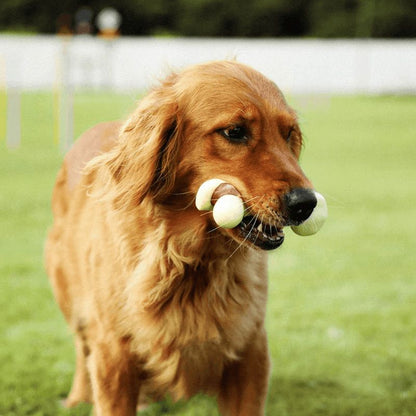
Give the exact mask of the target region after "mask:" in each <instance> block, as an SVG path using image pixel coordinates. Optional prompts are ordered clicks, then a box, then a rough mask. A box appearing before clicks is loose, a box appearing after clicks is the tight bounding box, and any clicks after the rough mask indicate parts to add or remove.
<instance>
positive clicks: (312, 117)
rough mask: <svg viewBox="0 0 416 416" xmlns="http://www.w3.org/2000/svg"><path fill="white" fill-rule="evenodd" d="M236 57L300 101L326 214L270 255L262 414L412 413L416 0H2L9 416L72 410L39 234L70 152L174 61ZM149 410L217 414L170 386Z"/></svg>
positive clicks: (63, 335) (207, 403)
mask: <svg viewBox="0 0 416 416" xmlns="http://www.w3.org/2000/svg"><path fill="white" fill-rule="evenodd" d="M227 58H236V59H237V60H238V61H240V62H243V63H246V64H248V65H251V66H253V67H254V68H256V69H257V70H259V71H261V72H262V73H264V74H265V75H266V76H268V77H269V78H271V79H272V80H273V81H275V82H276V83H277V84H278V85H279V87H280V88H281V89H282V91H283V92H284V93H285V95H286V96H287V99H288V101H289V103H290V104H291V105H292V106H293V107H294V108H295V109H296V110H297V112H298V114H299V120H300V123H301V127H302V130H303V134H304V140H305V146H304V150H303V155H302V157H301V165H302V168H303V169H304V171H305V172H306V173H307V175H308V177H309V178H310V179H311V180H312V182H313V183H314V185H315V186H316V188H317V189H318V190H319V191H320V192H321V193H323V194H324V195H325V197H326V199H327V201H328V205H329V219H328V221H327V223H326V224H325V227H324V228H323V229H322V230H321V231H320V232H319V233H318V234H317V235H316V236H313V237H308V238H301V237H298V236H295V235H293V234H291V233H290V231H287V232H286V240H285V244H284V245H283V246H282V247H281V248H279V249H278V250H277V251H276V252H273V253H271V254H270V262H269V275H270V278H269V280H270V292H269V303H268V314H267V329H268V333H269V340H270V352H271V356H272V361H273V363H274V366H273V372H272V375H271V381H270V393H269V399H268V405H267V412H266V414H267V415H268V416H275V415H276V416H277V415H278V416H285V415H288V416H298V415H299V416H315V415H316V416H318V415H319V416H351V415H354V416H379V415H383V416H414V415H415V414H416V338H415V330H416V313H415V312H416V263H415V261H414V249H415V247H416V233H415V232H414V230H415V227H416V224H415V221H414V217H415V211H414V207H415V206H416V192H415V189H416V132H415V131H416V130H415V122H416V2H415V1H414V0H339V1H334V0H245V1H244V2H243V1H237V0H227V1H221V0H119V1H117V2H115V1H104V0H102V1H101V0H97V1H89V2H85V1H83V2H80V1H74V0H61V1H58V2H57V1H52V0H42V1H39V0H2V1H1V2H0V316H1V317H0V340H1V341H0V368H1V372H0V415H2V416H14V415H19V416H20V415H36V416H41V415H48V416H49V415H50V416H56V415H84V416H86V415H89V414H90V413H91V406H89V405H81V406H80V407H79V408H77V409H75V410H71V411H64V410H63V409H62V407H61V405H60V400H62V399H63V398H64V397H65V395H66V394H67V393H68V391H69V389H70V385H71V379H72V374H73V370H74V355H73V344H72V340H71V335H70V333H69V331H68V330H67V326H66V324H65V322H64V320H63V318H62V316H61V313H60V311H59V309H58V307H57V305H56V303H55V301H54V299H53V297H52V294H51V290H50V287H49V283H48V280H47V277H46V274H45V271H44V267H43V260H42V257H43V254H42V252H43V244H44V239H45V235H46V232H47V229H48V227H49V226H50V224H51V222H52V217H51V211H50V199H51V192H52V188H53V184H54V180H55V177H56V173H57V171H58V169H59V166H60V165H61V163H62V158H63V156H64V154H65V152H66V151H67V149H68V148H69V147H70V146H71V144H72V143H73V141H74V140H76V138H77V137H78V136H79V135H80V134H81V133H82V132H83V131H85V130H86V129H87V128H89V127H91V126H92V125H94V124H96V123H98V122H101V121H107V120H112V119H120V118H121V119H123V118H125V117H127V116H128V114H129V112H131V111H132V109H133V108H134V107H135V105H136V103H137V100H139V99H140V97H142V96H143V94H144V93H145V92H146V90H147V89H148V88H149V87H150V86H151V85H153V84H155V83H156V82H157V81H158V80H159V79H160V78H162V77H164V76H165V75H166V74H168V73H169V72H170V71H171V70H179V69H181V68H183V67H184V66H186V65H189V64H194V63H199V62H204V61H209V60H213V59H227ZM143 414H144V415H147V416H150V415H152V416H158V415H166V414H169V415H181V416H186V415H189V416H191V415H192V416H214V415H218V413H217V410H216V406H215V402H214V401H213V400H212V399H210V398H207V397H203V396H198V397H197V398H194V399H192V400H191V402H190V403H186V404H185V403H179V404H173V403H172V402H171V401H170V400H169V399H168V400H166V401H163V402H162V403H159V404H155V405H153V406H151V407H150V408H149V409H148V410H147V411H146V412H144V413H143Z"/></svg>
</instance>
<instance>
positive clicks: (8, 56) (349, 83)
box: [0, 35, 416, 94]
mask: <svg viewBox="0 0 416 416" xmlns="http://www.w3.org/2000/svg"><path fill="white" fill-rule="evenodd" d="M234 57H236V58H237V59H238V60H239V61H241V62H244V63H247V64H249V65H251V66H253V67H254V68H256V69H258V70H260V71H261V72H263V73H264V74H265V75H267V76H268V77H269V78H271V79H273V80H274V81H275V82H276V83H277V84H278V85H279V86H280V88H281V89H282V90H283V91H284V92H285V93H291V94H313V93H329V94H345V93H346V94H357V93H359V94H379V93H416V40H320V39H306V40H295V39H195V38H132V37H121V38H118V39H116V40H114V41H106V40H103V39H100V38H95V37H82V36H78V37H72V38H67V39H65V38H58V37H56V36H6V35H3V36H0V74H1V73H2V72H3V73H5V74H6V75H5V77H4V78H5V82H3V84H4V83H5V84H6V85H7V86H8V87H10V88H15V87H16V88H20V89H48V88H52V87H53V86H54V85H56V84H57V83H66V84H68V85H70V86H73V87H76V88H82V87H87V88H107V87H109V88H113V89H118V90H142V89H145V88H147V87H148V86H149V85H150V84H153V83H154V82H155V81H156V80H157V79H159V78H160V77H162V76H163V75H165V74H166V73H168V72H169V70H170V69H171V68H173V69H178V68H182V67H184V66H186V65H189V64H193V63H198V62H204V61H209V60H214V59H225V58H234Z"/></svg>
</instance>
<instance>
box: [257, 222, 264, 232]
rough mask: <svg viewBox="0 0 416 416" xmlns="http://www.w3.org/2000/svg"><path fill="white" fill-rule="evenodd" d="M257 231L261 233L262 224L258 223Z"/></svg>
mask: <svg viewBox="0 0 416 416" xmlns="http://www.w3.org/2000/svg"><path fill="white" fill-rule="evenodd" d="M257 230H258V231H259V232H261V233H262V232H263V223H260V224H259V225H258V227H257Z"/></svg>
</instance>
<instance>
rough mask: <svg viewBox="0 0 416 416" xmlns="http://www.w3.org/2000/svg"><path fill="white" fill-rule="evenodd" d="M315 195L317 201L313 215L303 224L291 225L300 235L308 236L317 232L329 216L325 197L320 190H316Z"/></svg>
mask: <svg viewBox="0 0 416 416" xmlns="http://www.w3.org/2000/svg"><path fill="white" fill-rule="evenodd" d="M315 197H316V200H317V203H316V207H315V208H314V209H313V211H312V213H311V215H310V216H309V217H308V218H307V219H306V220H305V221H304V222H302V223H301V224H299V225H293V226H292V227H291V228H292V230H293V231H294V232H295V233H296V234H298V235H302V236H307V235H312V234H315V233H317V232H318V231H319V230H320V229H321V227H322V226H323V224H324V222H325V220H326V219H327V217H328V207H327V205H326V201H325V198H324V197H323V196H322V195H321V194H320V193H319V192H315Z"/></svg>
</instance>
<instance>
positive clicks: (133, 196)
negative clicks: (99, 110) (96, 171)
mask: <svg viewBox="0 0 416 416" xmlns="http://www.w3.org/2000/svg"><path fill="white" fill-rule="evenodd" d="M171 87H172V86H171V85H168V83H166V82H165V83H164V85H162V86H161V87H160V88H158V89H156V90H154V91H153V92H151V93H150V94H148V95H147V96H146V97H145V98H144V99H143V100H142V101H141V102H140V104H139V105H138V107H137V109H136V110H135V111H134V112H133V114H132V115H131V116H130V118H129V119H128V120H127V122H126V123H125V124H124V126H123V127H122V129H121V132H120V137H119V142H118V143H117V145H116V147H115V148H114V149H113V150H112V151H111V152H110V153H111V154H109V155H108V158H107V160H106V161H105V162H104V164H105V166H106V168H107V169H108V171H109V173H110V174H111V177H112V181H113V183H114V182H115V185H116V186H115V187H113V188H115V189H112V192H113V193H114V192H115V193H116V195H115V196H114V197H115V199H116V200H117V202H118V204H121V205H129V204H131V203H133V204H138V203H140V202H141V201H143V199H144V198H145V197H146V196H151V197H152V198H153V199H154V200H156V201H160V200H162V199H163V198H164V197H165V196H166V195H167V194H169V192H170V191H171V190H172V188H173V185H174V183H175V177H176V165H177V161H176V159H177V153H178V146H179V143H178V141H179V136H180V132H179V129H180V127H179V124H180V120H179V117H178V108H177V103H176V101H175V98H174V94H173V93H172V92H170V90H171V89H172V88H171Z"/></svg>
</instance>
